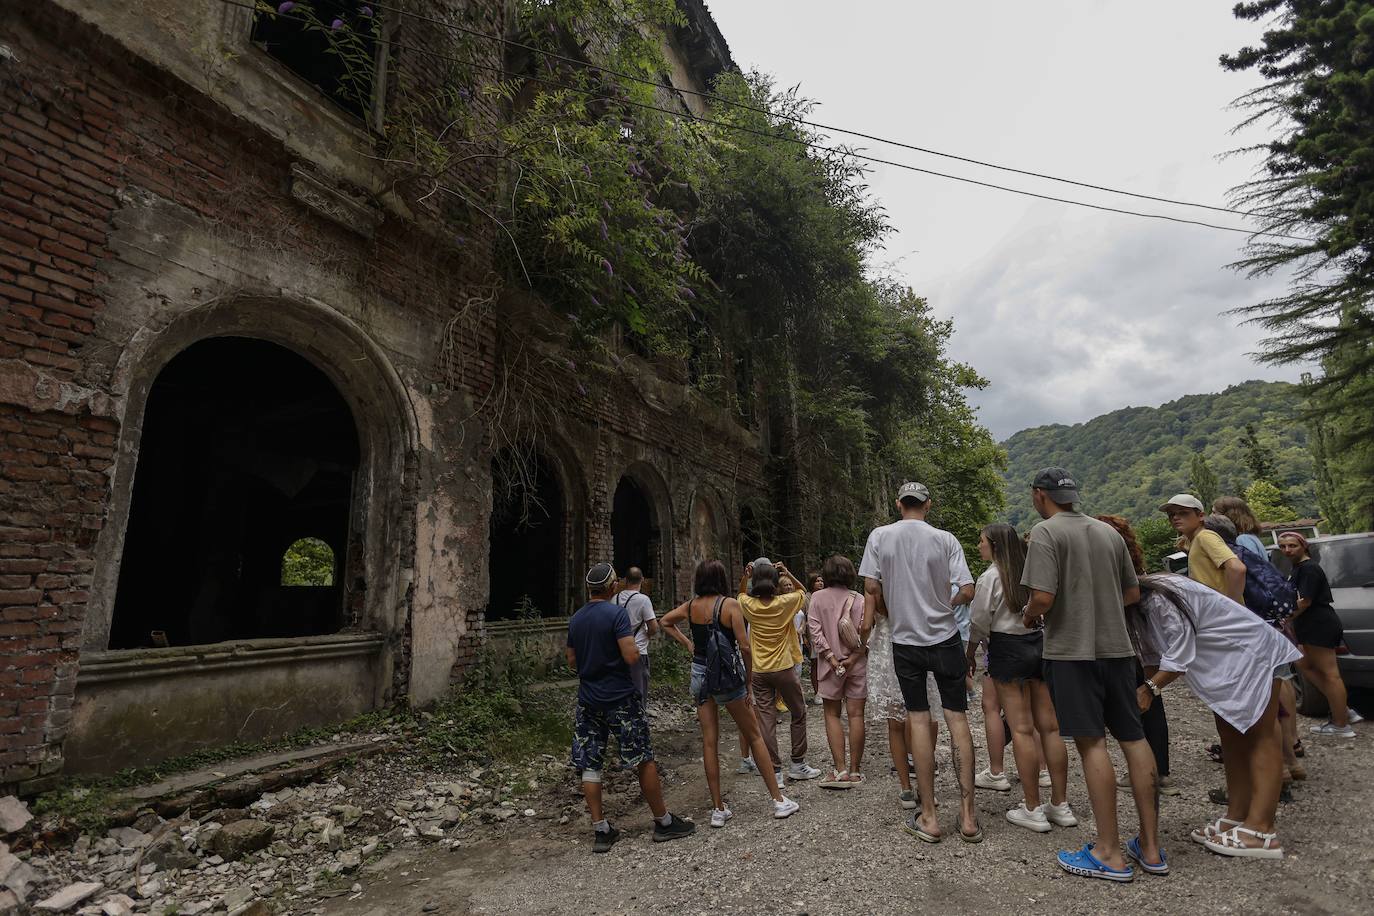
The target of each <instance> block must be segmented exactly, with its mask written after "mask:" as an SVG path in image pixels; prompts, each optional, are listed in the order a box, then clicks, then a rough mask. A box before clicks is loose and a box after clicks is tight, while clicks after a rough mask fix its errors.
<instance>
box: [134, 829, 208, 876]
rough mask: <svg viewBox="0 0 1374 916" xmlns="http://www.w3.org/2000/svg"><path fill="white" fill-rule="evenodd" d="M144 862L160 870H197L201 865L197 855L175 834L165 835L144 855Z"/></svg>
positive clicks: (155, 841) (154, 842)
mask: <svg viewBox="0 0 1374 916" xmlns="http://www.w3.org/2000/svg"><path fill="white" fill-rule="evenodd" d="M143 861H144V862H147V863H149V864H152V865H155V866H157V869H158V870H164V869H172V868H195V867H196V866H197V865H199V864H200V859H198V858H196V854H195V853H193V852H191V851H190V850H189V849H187V848H186V843H185V842H184V841H183V840H182V839H181V837H180V836H178V835H177V834H175V833H164V834H163V835H162V836H160V837H158V838H157V839H156V840H154V841H153V843H152V844H151V845H150V846H149V847H148V848H147V850H146V851H145V852H144V853H143Z"/></svg>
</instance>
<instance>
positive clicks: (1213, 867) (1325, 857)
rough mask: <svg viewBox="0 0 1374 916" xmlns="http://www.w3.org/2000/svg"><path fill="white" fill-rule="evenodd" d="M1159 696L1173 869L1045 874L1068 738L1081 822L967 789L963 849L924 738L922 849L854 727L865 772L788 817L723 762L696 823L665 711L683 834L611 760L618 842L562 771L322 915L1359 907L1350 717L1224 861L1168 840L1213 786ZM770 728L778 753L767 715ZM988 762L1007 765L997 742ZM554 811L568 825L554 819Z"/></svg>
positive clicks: (794, 790) (1176, 706) (1182, 834)
mask: <svg viewBox="0 0 1374 916" xmlns="http://www.w3.org/2000/svg"><path fill="white" fill-rule="evenodd" d="M1167 697H1168V701H1169V706H1168V710H1169V721H1170V726H1171V748H1172V756H1173V769H1174V775H1175V777H1176V779H1178V781H1179V782H1180V784H1181V786H1182V789H1183V794H1182V796H1181V797H1176V798H1165V799H1164V800H1163V811H1162V818H1161V820H1162V832H1163V840H1164V846H1165V850H1166V852H1167V853H1168V854H1169V857H1170V862H1171V864H1172V866H1173V873H1172V874H1171V875H1169V876H1167V877H1154V876H1150V875H1144V874H1141V875H1139V876H1138V877H1137V879H1136V880H1135V882H1134V883H1132V884H1128V885H1115V884H1110V883H1108V882H1105V881H1092V880H1087V879H1082V878H1074V877H1070V876H1067V875H1064V874H1063V873H1062V872H1061V871H1060V870H1059V868H1058V867H1057V865H1056V864H1055V862H1054V853H1055V851H1056V850H1058V849H1061V848H1072V847H1076V846H1079V845H1081V844H1082V843H1083V842H1084V841H1085V838H1087V837H1088V836H1090V835H1091V831H1092V826H1091V819H1090V817H1089V812H1088V805H1087V799H1086V795H1085V790H1084V788H1083V783H1082V774H1081V770H1080V769H1079V768H1078V761H1077V755H1076V753H1074V752H1072V751H1071V752H1070V755H1069V759H1070V793H1069V796H1070V801H1071V802H1072V803H1073V804H1074V806H1075V809H1076V810H1077V811H1078V813H1079V816H1080V818H1081V819H1082V820H1083V821H1084V824H1083V826H1080V827H1078V828H1072V829H1062V828H1055V830H1054V831H1053V832H1052V833H1048V834H1035V833H1031V832H1029V831H1027V830H1024V829H1021V828H1018V827H1014V826H1012V825H1011V824H1009V823H1007V822H1006V820H1005V819H1004V818H1003V812H1004V811H1005V809H1006V808H1008V807H1010V806H1011V805H1013V804H1015V802H1016V801H1017V800H1019V791H1020V788H1019V786H1017V785H1016V784H1015V782H1014V781H1013V786H1012V791H1011V792H1009V793H1002V792H989V791H981V790H980V791H979V792H978V809H979V812H980V817H981V820H982V824H983V828H984V832H985V833H986V840H985V841H984V842H983V843H981V844H978V845H970V844H965V843H962V842H959V841H958V840H957V839H954V838H953V837H952V830H953V810H954V805H955V801H956V797H957V787H956V786H955V785H954V781H953V776H952V773H951V771H950V767H949V756H948V750H947V747H944V746H942V749H941V755H940V756H941V766H940V769H939V774H938V778H937V794H938V796H939V799H940V801H941V803H942V805H943V808H942V810H943V812H944V815H943V826H944V827H945V828H946V830H947V831H950V832H951V838H950V839H947V840H945V841H944V842H942V843H940V844H939V845H936V846H929V845H925V844H922V843H920V842H918V841H917V840H916V839H914V838H913V837H910V836H908V835H906V834H905V833H904V832H903V831H902V830H901V821H902V818H901V814H902V812H901V811H900V810H899V808H898V806H897V803H896V792H897V781H896V778H895V777H894V776H888V775H887V770H888V760H887V739H886V733H885V732H884V733H882V734H876V735H875V734H873V732H872V730H870V742H869V753H868V760H869V765H868V770H869V780H868V782H867V783H866V784H865V785H864V786H862V787H860V788H857V789H854V790H851V791H847V792H835V791H828V790H824V789H821V788H819V787H818V786H817V785H816V783H815V782H814V781H813V782H802V783H794V784H791V785H789V786H788V787H787V789H786V791H787V793H788V794H789V795H790V796H791V797H793V798H795V799H797V800H798V801H799V802H800V803H801V806H802V810H801V811H800V813H798V814H797V815H794V816H793V817H792V818H790V819H788V820H784V821H775V820H773V818H772V817H771V804H770V802H769V800H768V798H767V795H766V793H765V792H764V790H763V787H762V783H761V782H760V781H759V779H758V777H756V776H748V777H743V776H735V775H733V765H732V766H731V767H729V768H728V770H727V775H724V776H723V780H724V786H725V790H726V799H727V803H728V804H729V805H730V806H731V807H732V808H733V810H734V812H735V818H734V820H733V821H732V822H731V823H730V825H729V826H728V827H726V828H725V829H723V830H712V829H710V827H709V826H708V825H707V821H708V814H709V810H710V803H709V797H708V795H707V793H706V785H705V780H704V777H703V775H702V772H701V764H700V746H699V743H698V741H699V739H698V737H697V734H696V731H695V729H694V727H692V725H691V722H690V720H688V719H687V718H686V715H685V713H686V709H685V707H683V708H674V709H673V710H672V712H671V714H670V715H664V716H660V722H661V721H662V720H665V719H667V720H672V721H673V722H674V723H675V724H674V725H673V726H667V727H665V726H663V725H662V724H660V725H659V727H658V728H657V729H656V730H655V735H654V737H655V746H656V751H657V753H658V756H659V759H660V762H661V764H662V765H663V768H664V775H665V777H666V780H667V782H668V790H667V791H668V798H669V805H670V807H671V809H672V810H674V811H676V812H680V813H682V814H685V815H687V816H689V817H692V818H694V819H695V820H696V821H697V822H698V831H697V834H696V835H695V836H693V837H690V838H688V839H685V840H680V841H677V842H673V843H664V844H654V843H652V842H650V829H649V827H650V821H649V815H648V811H647V809H646V808H645V807H644V806H643V804H642V803H641V802H640V801H639V796H638V791H637V789H634V788H633V787H632V781H631V780H629V779H628V777H627V775H626V774H618V775H617V776H616V778H615V779H614V780H613V781H612V782H611V783H610V784H609V785H610V788H611V789H612V790H613V791H611V792H610V794H609V796H608V806H607V807H608V811H609V812H610V815H611V817H612V819H613V820H614V821H615V822H616V824H617V825H618V826H619V827H620V828H621V829H622V830H624V832H625V836H624V838H623V839H622V840H621V841H620V843H618V844H617V845H616V847H615V848H614V849H613V850H612V851H611V852H610V853H609V854H607V855H602V856H594V855H592V853H591V845H590V838H589V835H590V827H589V826H588V822H587V818H586V814H585V812H584V809H583V808H582V806H581V804H580V802H579V801H578V800H577V798H575V797H574V795H573V792H574V786H573V784H572V777H571V776H570V777H569V780H568V782H567V784H566V785H564V786H562V787H560V788H559V789H558V790H556V791H554V790H551V791H550V794H549V795H547V796H546V797H545V798H544V799H543V800H542V801H541V803H539V804H537V805H536V807H537V808H538V810H539V814H538V816H536V817H531V818H518V819H515V820H512V821H510V822H507V823H506V824H503V825H482V826H476V827H474V828H473V829H472V830H471V831H469V832H466V833H465V834H464V835H463V837H462V846H461V847H460V848H458V849H455V850H453V851H451V852H450V851H447V850H440V849H435V848H427V849H420V850H416V849H407V850H401V851H398V852H395V853H392V854H390V855H389V856H387V857H386V858H384V859H382V860H380V861H378V862H375V863H372V864H371V865H369V866H367V867H365V872H366V877H365V884H366V891H365V892H364V893H362V894H361V895H359V896H357V897H356V898H354V899H345V898H339V899H337V900H335V901H332V902H331V904H330V906H329V908H328V912H330V913H341V914H360V916H382V914H408V913H420V912H425V913H443V914H488V913H491V914H498V913H577V914H617V913H674V914H677V913H688V914H694V913H722V912H744V913H750V914H772V913H791V914H800V913H806V914H812V916H826V914H847V916H854V914H868V913H898V912H913V911H915V912H919V911H937V910H938V911H940V912H944V913H974V912H994V911H995V912H998V913H1056V914H1075V913H1101V912H1105V911H1108V910H1109V909H1117V908H1131V909H1135V910H1138V911H1139V912H1141V913H1146V914H1155V913H1181V912H1197V913H1203V912H1209V913H1265V914H1272V913H1332V914H1336V913H1342V914H1344V913H1369V912H1374V856H1371V855H1370V849H1371V847H1372V846H1374V826H1371V822H1370V814H1371V812H1374V780H1371V778H1370V776H1371V769H1372V768H1371V764H1372V763H1374V755H1372V754H1371V751H1370V748H1371V745H1372V744H1374V729H1371V727H1370V726H1368V725H1364V724H1362V725H1360V726H1357V731H1359V732H1360V736H1359V737H1358V738H1356V739H1355V740H1354V741H1332V740H1325V741H1318V740H1316V739H1313V738H1310V736H1309V739H1308V740H1307V741H1306V742H1305V743H1306V744H1307V746H1308V749H1309V750H1308V754H1307V758H1306V761H1305V762H1306V765H1307V770H1308V773H1309V779H1308V780H1307V782H1305V783H1299V784H1298V788H1297V791H1296V798H1295V800H1294V801H1293V802H1292V803H1291V804H1286V805H1284V806H1282V807H1281V809H1280V812H1279V817H1280V820H1279V832H1280V836H1281V837H1282V839H1283V841H1284V845H1285V847H1286V849H1287V851H1288V856H1287V858H1286V859H1284V860H1283V861H1282V862H1272V861H1257V860H1236V859H1224V858H1221V857H1218V856H1215V855H1213V854H1211V853H1209V852H1207V851H1206V850H1204V849H1203V848H1201V847H1199V846H1196V845H1194V844H1193V843H1191V842H1189V840H1188V831H1189V830H1190V829H1191V828H1192V827H1193V826H1195V825H1197V824H1199V823H1203V822H1204V821H1205V820H1208V819H1210V818H1212V817H1215V816H1216V814H1217V813H1218V809H1217V808H1216V807H1215V806H1213V805H1212V804H1211V803H1209V802H1208V801H1207V797H1206V791H1207V789H1208V788H1209V787H1212V786H1216V785H1220V784H1221V782H1222V773H1221V768H1220V767H1219V766H1217V765H1216V764H1213V763H1211V762H1210V761H1209V760H1208V759H1207V758H1206V756H1205V754H1204V753H1203V750H1202V749H1203V747H1204V746H1205V745H1206V744H1207V743H1209V742H1210V741H1212V740H1214V739H1215V735H1214V732H1213V729H1212V724H1211V723H1212V717H1211V714H1210V712H1208V711H1207V710H1206V709H1205V708H1204V707H1203V706H1202V705H1201V704H1200V703H1199V702H1197V701H1196V700H1195V699H1194V698H1193V697H1192V696H1191V695H1189V694H1188V693H1187V690H1186V688H1185V687H1183V685H1182V684H1179V685H1177V686H1175V687H1173V688H1171V689H1170V690H1169V692H1168V694H1167ZM970 716H971V717H972V718H973V719H974V723H975V731H974V740H975V744H977V745H978V765H979V767H980V768H981V767H982V766H984V765H985V764H986V754H985V752H984V750H983V747H984V746H983V736H982V728H981V721H980V716H979V715H978V714H977V712H976V711H973V710H971V711H970ZM1308 724H1309V723H1308V722H1307V721H1306V720H1304V722H1303V724H1302V725H1301V726H1300V729H1301V732H1302V733H1303V734H1306V731H1307V725H1308ZM810 727H811V728H810V740H811V753H810V759H811V762H812V763H813V764H815V765H817V766H820V765H822V763H823V762H824V761H825V760H826V759H828V754H827V752H826V751H825V738H824V734H823V730H822V723H821V713H820V710H819V709H818V708H815V707H813V708H811V710H810ZM779 732H780V734H779V738H780V740H781V742H782V746H783V748H784V752H785V749H786V747H787V735H786V729H785V728H780V729H779ZM942 737H943V729H942ZM735 741H736V739H735V736H734V733H733V731H732V730H729V731H726V732H725V734H724V736H723V740H722V744H721V746H722V750H723V751H726V752H727V754H726V755H725V759H726V760H729V761H731V763H732V764H733V763H734V762H735V756H734V750H733V749H734V747H735V746H736V745H735ZM1118 762H1119V758H1118ZM1007 764H1008V767H1009V768H1014V764H1013V763H1012V760H1011V753H1010V751H1008V753H1007ZM1118 802H1119V804H1120V806H1121V809H1122V811H1121V822H1122V829H1123V831H1127V830H1133V828H1134V825H1135V817H1134V812H1133V809H1132V806H1131V804H1130V801H1129V799H1128V798H1127V797H1126V794H1125V793H1124V792H1123V793H1120V794H1119V798H1118ZM564 813H567V814H568V815H569V817H568V821H567V823H566V824H560V823H559V822H558V821H559V819H560V817H561V816H563V814H564ZM1129 835H1130V834H1127V835H1126V836H1127V837H1128V836H1129ZM1124 838H1126V837H1123V839H1124Z"/></svg>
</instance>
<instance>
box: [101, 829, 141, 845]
mask: <svg viewBox="0 0 1374 916" xmlns="http://www.w3.org/2000/svg"><path fill="white" fill-rule="evenodd" d="M105 835H106V836H108V837H109V838H110V839H112V840H114V841H115V842H116V843H118V844H119V845H120V846H121V847H123V848H124V849H142V848H143V847H144V846H147V845H148V839H149V838H148V834H146V833H144V832H143V831H142V830H135V829H134V828H132V827H114V828H112V829H110V830H109V831H108V832H107V833H106V834H105Z"/></svg>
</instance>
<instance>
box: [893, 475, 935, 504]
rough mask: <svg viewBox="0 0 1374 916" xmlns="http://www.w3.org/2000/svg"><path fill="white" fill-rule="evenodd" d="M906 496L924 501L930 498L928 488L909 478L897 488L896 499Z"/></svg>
mask: <svg viewBox="0 0 1374 916" xmlns="http://www.w3.org/2000/svg"><path fill="white" fill-rule="evenodd" d="M908 496H910V497H913V498H914V499H916V500H917V501H918V502H925V501H926V500H928V499H930V490H929V489H928V488H927V487H926V485H925V484H923V483H917V482H916V481H914V480H909V481H907V482H906V483H904V484H902V485H901V486H900V487H898V488H897V498H898V499H906V498H907V497H908Z"/></svg>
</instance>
